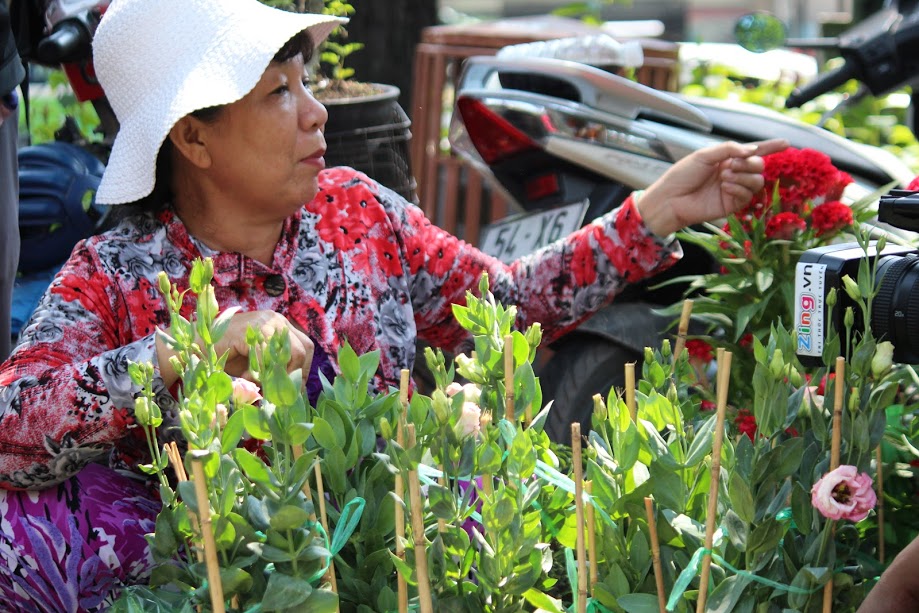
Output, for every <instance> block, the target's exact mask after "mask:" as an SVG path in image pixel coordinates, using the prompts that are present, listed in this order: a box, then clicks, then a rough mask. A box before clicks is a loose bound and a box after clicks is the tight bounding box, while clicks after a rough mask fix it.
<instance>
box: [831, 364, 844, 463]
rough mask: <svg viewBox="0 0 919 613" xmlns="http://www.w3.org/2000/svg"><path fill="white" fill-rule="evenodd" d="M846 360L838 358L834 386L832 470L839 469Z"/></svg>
mask: <svg viewBox="0 0 919 613" xmlns="http://www.w3.org/2000/svg"><path fill="white" fill-rule="evenodd" d="M845 376H846V360H845V358H843V357H842V356H840V357H838V358H836V384H835V385H834V386H833V392H834V394H833V439H832V444H831V447H830V470H836V469H837V468H839V454H840V447H841V445H842V405H843V402H845V390H846V383H845Z"/></svg>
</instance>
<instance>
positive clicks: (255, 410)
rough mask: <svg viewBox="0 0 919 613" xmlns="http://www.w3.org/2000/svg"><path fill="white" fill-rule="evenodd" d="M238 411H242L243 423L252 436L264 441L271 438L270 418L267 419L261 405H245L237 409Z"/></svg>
mask: <svg viewBox="0 0 919 613" xmlns="http://www.w3.org/2000/svg"><path fill="white" fill-rule="evenodd" d="M236 413H241V414H242V416H243V424H244V425H245V426H246V432H248V433H249V434H250V435H251V436H252V438H256V439H259V440H262V441H270V440H271V431H270V430H269V429H268V420H267V419H265V415H264V413H263V412H262V410H261V409H260V408H259V407H255V406H245V407H243V408H241V409H237V410H236V412H235V413H234V415H235V414H236Z"/></svg>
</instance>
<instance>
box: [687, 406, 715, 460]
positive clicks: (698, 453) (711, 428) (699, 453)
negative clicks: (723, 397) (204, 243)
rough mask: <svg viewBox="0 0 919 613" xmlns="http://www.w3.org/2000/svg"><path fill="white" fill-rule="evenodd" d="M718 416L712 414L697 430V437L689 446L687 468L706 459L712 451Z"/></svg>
mask: <svg viewBox="0 0 919 613" xmlns="http://www.w3.org/2000/svg"><path fill="white" fill-rule="evenodd" d="M717 417H718V416H717V415H712V416H711V417H709V418H708V419H706V420H705V423H703V424H702V426H701V427H700V428H699V430H698V431H697V432H696V435H695V437H694V438H693V439H692V444H691V445H690V446H689V454H688V455H687V456H686V462H685V463H684V465H685V466H686V468H692V467H693V466H695V465H696V464H698V463H699V462H701V461H702V460H703V459H705V456H707V455H708V454H709V453H711V451H712V440H713V438H712V437H713V435H714V433H715V423H716V422H717Z"/></svg>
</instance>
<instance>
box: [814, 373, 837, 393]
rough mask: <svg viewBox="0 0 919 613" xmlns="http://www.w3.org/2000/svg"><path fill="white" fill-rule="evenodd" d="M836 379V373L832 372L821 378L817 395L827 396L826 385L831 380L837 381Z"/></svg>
mask: <svg viewBox="0 0 919 613" xmlns="http://www.w3.org/2000/svg"><path fill="white" fill-rule="evenodd" d="M835 379H836V373H832V372H831V373H830V374H828V375H823V377H821V379H820V383H818V384H817V395H818V396H826V384H827V383H828V382H829V381H830V380H835Z"/></svg>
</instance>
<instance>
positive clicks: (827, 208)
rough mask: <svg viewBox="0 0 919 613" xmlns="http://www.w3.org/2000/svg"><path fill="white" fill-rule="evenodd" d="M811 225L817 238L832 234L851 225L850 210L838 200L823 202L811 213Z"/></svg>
mask: <svg viewBox="0 0 919 613" xmlns="http://www.w3.org/2000/svg"><path fill="white" fill-rule="evenodd" d="M811 225H812V226H813V227H814V229H815V230H816V231H817V236H823V235H825V234H834V233H836V232H839V231H840V230H842V229H843V228H847V227H849V226H851V225H852V209H850V208H849V207H847V206H846V205H844V204H843V203H842V202H839V201H838V200H834V201H833V202H824V203H823V204H820V205H817V206H815V207H814V210H813V211H811Z"/></svg>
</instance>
